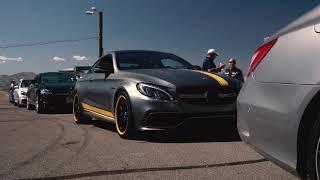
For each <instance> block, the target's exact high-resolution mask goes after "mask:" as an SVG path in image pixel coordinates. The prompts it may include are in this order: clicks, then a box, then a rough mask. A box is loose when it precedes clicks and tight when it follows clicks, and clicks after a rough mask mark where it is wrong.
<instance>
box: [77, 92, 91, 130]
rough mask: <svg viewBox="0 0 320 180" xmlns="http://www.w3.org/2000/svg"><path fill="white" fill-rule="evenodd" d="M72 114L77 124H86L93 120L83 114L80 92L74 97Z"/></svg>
mask: <svg viewBox="0 0 320 180" xmlns="http://www.w3.org/2000/svg"><path fill="white" fill-rule="evenodd" d="M72 114H73V120H74V122H75V123H76V124H85V123H88V122H90V121H91V120H92V118H90V117H88V116H86V115H84V114H83V107H82V104H81V102H80V98H79V94H75V95H74V97H73V105H72Z"/></svg>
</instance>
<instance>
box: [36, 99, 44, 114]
mask: <svg viewBox="0 0 320 180" xmlns="http://www.w3.org/2000/svg"><path fill="white" fill-rule="evenodd" d="M36 111H37V113H38V114H43V113H45V112H46V109H45V107H44V105H43V104H42V103H41V102H39V95H38V96H37V97H36Z"/></svg>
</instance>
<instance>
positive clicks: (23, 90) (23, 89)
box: [18, 87, 28, 92]
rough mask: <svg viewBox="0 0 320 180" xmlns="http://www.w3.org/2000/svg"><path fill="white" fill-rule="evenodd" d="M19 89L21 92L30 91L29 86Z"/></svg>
mask: <svg viewBox="0 0 320 180" xmlns="http://www.w3.org/2000/svg"><path fill="white" fill-rule="evenodd" d="M18 91H19V92H27V91H28V88H27V87H24V88H19V90H18Z"/></svg>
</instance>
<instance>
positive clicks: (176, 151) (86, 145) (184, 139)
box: [0, 92, 297, 180]
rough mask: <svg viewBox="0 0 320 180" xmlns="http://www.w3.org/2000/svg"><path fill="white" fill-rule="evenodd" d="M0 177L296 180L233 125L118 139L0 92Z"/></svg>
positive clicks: (102, 125) (99, 125)
mask: <svg viewBox="0 0 320 180" xmlns="http://www.w3.org/2000/svg"><path fill="white" fill-rule="evenodd" d="M0 147H1V148H0V179H31V178H32V179H47V180H48V179H148V180H149V179H272V180H275V179H297V178H296V177H295V176H293V175H291V174H289V173H287V172H286V171H284V170H282V169H281V168H279V167H278V166H276V165H275V164H273V163H272V162H270V161H268V160H266V159H264V158H263V157H262V156H260V155H259V154H257V153H256V152H254V151H253V150H252V149H251V148H249V147H248V146H247V145H246V144H244V143H243V142H241V140H240V138H239V136H238V134H237V130H236V125H235V123H234V121H231V120H219V121H217V120H214V119H212V120H210V121H209V122H202V121H201V122H193V123H190V124H186V125H184V126H182V127H181V128H178V129H175V130H172V131H168V132H167V131H166V132H151V133H150V132H149V133H140V134H139V135H138V136H137V137H136V138H134V139H130V140H125V139H121V138H120V137H119V136H118V135H117V133H116V132H115V129H114V125H113V124H112V123H109V122H105V121H101V120H94V121H92V123H89V124H83V125H76V124H75V123H74V122H73V120H72V114H71V113H70V111H69V110H63V111H56V112H51V113H49V114H37V113H36V112H35V111H28V110H26V109H25V108H18V107H15V106H13V105H11V104H9V102H8V97H7V95H6V94H5V93H3V92H0Z"/></svg>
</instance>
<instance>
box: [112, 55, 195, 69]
mask: <svg viewBox="0 0 320 180" xmlns="http://www.w3.org/2000/svg"><path fill="white" fill-rule="evenodd" d="M116 58H117V66H118V68H119V69H120V70H129V69H159V68H174V69H191V68H192V65H191V64H190V63H188V62H187V61H185V60H184V59H182V58H180V57H178V56H176V55H173V54H169V53H161V52H143V51H142V52H120V53H117V54H116Z"/></svg>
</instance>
